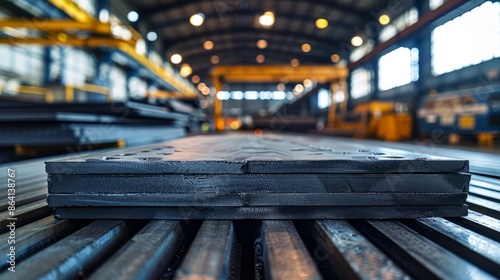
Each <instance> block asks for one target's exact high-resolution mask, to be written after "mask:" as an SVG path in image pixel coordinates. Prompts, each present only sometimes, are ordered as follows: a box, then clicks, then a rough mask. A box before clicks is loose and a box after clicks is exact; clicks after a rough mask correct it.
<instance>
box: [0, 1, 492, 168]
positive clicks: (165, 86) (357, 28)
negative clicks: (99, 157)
mask: <svg viewBox="0 0 500 280" xmlns="http://www.w3.org/2000/svg"><path fill="white" fill-rule="evenodd" d="M499 57H500V2H499V1H458V0H448V1H445V0H424V1H411V0H401V1H369V0H361V1H353V0H337V1H334V0H330V1H328V0H311V1H305V0H297V1H292V0H282V1H263V0H255V1H254V0H207V1H204V0H200V1H194V0H184V1H182V0H142V1H118V0H4V1H2V2H1V3H0V151H1V155H0V161H1V162H7V161H13V160H19V159H25V158H31V157H39V156H46V155H52V154H63V153H71V152H79V151H85V150H94V149H99V148H111V147H125V146H136V145H144V144H150V143H156V142H161V141H166V140H169V139H174V138H180V137H184V136H186V135H192V134H200V133H217V132H223V131H239V130H244V131H250V132H252V133H254V134H255V135H257V136H260V135H262V134H266V133H279V132H283V131H294V132H302V133H308V134H324V135H336V136H345V137H356V138H373V139H380V140H385V141H414V140H415V139H418V140H424V139H430V140H431V141H432V142H433V143H437V144H443V145H445V144H455V145H468V146H478V145H479V146H482V147H489V151H490V150H491V151H493V152H495V150H494V148H493V150H492V148H491V147H494V146H495V144H496V145H498V142H499V141H498V133H499V131H500V73H499V71H500V58H499Z"/></svg>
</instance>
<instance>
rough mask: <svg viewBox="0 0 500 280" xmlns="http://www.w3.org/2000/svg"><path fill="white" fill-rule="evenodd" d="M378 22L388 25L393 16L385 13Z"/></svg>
mask: <svg viewBox="0 0 500 280" xmlns="http://www.w3.org/2000/svg"><path fill="white" fill-rule="evenodd" d="M378 22H380V24H382V25H387V24H389V22H391V18H390V17H389V16H388V15H386V14H383V15H381V16H380V17H379V18H378Z"/></svg>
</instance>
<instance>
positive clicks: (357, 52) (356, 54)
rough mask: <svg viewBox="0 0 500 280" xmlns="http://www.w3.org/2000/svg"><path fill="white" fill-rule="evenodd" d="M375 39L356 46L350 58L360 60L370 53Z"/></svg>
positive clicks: (352, 60)
mask: <svg viewBox="0 0 500 280" xmlns="http://www.w3.org/2000/svg"><path fill="white" fill-rule="evenodd" d="M373 45H374V44H373V40H368V41H367V42H366V43H365V44H364V45H362V46H360V47H357V48H355V49H354V50H353V51H352V52H351V55H350V56H349V60H350V61H351V62H356V61H358V60H360V59H361V58H362V57H363V56H365V55H366V54H368V53H369V52H371V51H372V50H373Z"/></svg>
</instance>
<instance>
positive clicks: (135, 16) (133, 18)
mask: <svg viewBox="0 0 500 280" xmlns="http://www.w3.org/2000/svg"><path fill="white" fill-rule="evenodd" d="M127 19H128V21H130V22H136V21H137V20H138V19H139V14H138V13H137V12H136V11H130V12H128V14H127Z"/></svg>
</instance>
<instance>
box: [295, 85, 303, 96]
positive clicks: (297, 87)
mask: <svg viewBox="0 0 500 280" xmlns="http://www.w3.org/2000/svg"><path fill="white" fill-rule="evenodd" d="M294 89H295V91H296V92H298V93H299V94H300V93H302V92H303V91H304V86H303V85H301V84H297V85H296V86H295V88H294Z"/></svg>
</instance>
